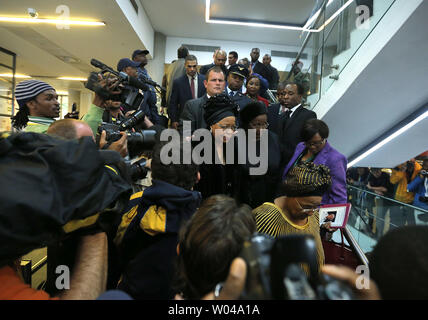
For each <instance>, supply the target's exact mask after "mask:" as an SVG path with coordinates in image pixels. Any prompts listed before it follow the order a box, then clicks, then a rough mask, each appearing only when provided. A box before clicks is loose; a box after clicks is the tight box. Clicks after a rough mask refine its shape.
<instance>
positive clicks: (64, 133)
mask: <svg viewBox="0 0 428 320" xmlns="http://www.w3.org/2000/svg"><path fill="white" fill-rule="evenodd" d="M76 121H80V120H76V119H61V120H58V121H55V122H54V123H52V124H51V125H50V126H49V128H48V131H47V134H49V135H54V136H57V137H61V138H64V139H67V140H73V139H77V131H76V126H75V124H76ZM82 122H83V121H82ZM85 123H86V122H85Z"/></svg>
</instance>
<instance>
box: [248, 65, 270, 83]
mask: <svg viewBox="0 0 428 320" xmlns="http://www.w3.org/2000/svg"><path fill="white" fill-rule="evenodd" d="M250 63H251V62H250ZM253 73H258V74H259V75H261V76H262V77H263V78H265V79H266V80H267V81H268V82H269V83H270V82H271V81H272V80H271V79H270V78H269V76H270V73H269V70H268V68H266V66H265V65H264V64H263V63H261V62H260V61H257V62H256V64H255V65H254V68H253Z"/></svg>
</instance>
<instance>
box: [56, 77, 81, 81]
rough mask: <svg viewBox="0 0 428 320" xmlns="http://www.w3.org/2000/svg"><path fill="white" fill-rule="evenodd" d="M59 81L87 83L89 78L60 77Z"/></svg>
mask: <svg viewBox="0 0 428 320" xmlns="http://www.w3.org/2000/svg"><path fill="white" fill-rule="evenodd" d="M57 79H58V80H70V81H87V80H88V79H87V78H78V77H58V78H57Z"/></svg>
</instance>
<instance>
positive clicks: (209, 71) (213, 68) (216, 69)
mask: <svg viewBox="0 0 428 320" xmlns="http://www.w3.org/2000/svg"><path fill="white" fill-rule="evenodd" d="M211 72H215V73H223V77H224V79H226V75H225V74H224V71H223V69H222V68H221V67H220V66H214V67H212V68H210V69H209V70H208V71H207V73H206V74H205V79H206V80H207V81H208V79H209V77H210V73H211Z"/></svg>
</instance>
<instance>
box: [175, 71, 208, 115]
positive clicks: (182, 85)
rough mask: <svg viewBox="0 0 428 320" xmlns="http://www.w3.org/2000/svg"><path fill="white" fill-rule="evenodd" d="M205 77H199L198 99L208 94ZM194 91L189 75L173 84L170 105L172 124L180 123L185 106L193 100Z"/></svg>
mask: <svg viewBox="0 0 428 320" xmlns="http://www.w3.org/2000/svg"><path fill="white" fill-rule="evenodd" d="M204 80H205V76H203V75H198V92H197V93H196V95H197V98H200V97H202V96H203V95H204V94H205V93H206V89H205V86H204ZM192 99H193V97H192V91H191V89H190V84H189V78H188V77H187V74H186V75H184V76H182V77H179V78H177V79H175V80H174V82H173V84H172V92H171V98H170V99H169V105H168V116H169V118H170V119H171V121H172V122H178V120H179V119H180V115H181V113H182V112H183V108H184V104H185V103H186V102H187V101H189V100H192Z"/></svg>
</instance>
